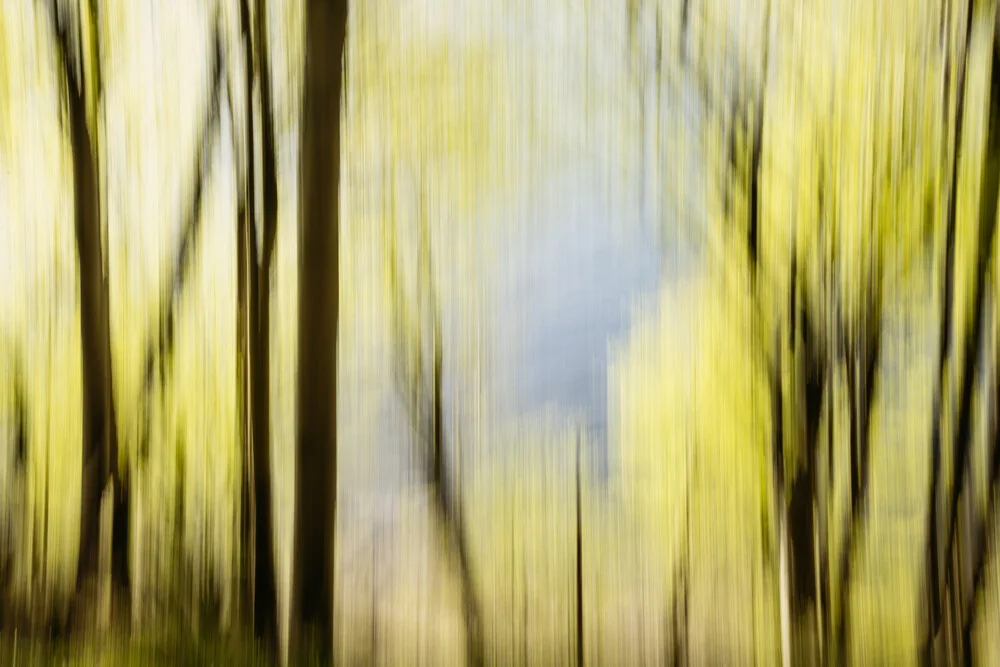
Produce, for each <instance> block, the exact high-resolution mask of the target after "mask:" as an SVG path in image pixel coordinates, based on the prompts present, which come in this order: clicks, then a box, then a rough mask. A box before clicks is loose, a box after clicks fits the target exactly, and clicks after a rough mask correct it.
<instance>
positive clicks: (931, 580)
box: [922, 3, 972, 664]
mask: <svg viewBox="0 0 1000 667" xmlns="http://www.w3.org/2000/svg"><path fill="white" fill-rule="evenodd" d="M971 35H972V6H971V3H969V4H968V18H967V21H966V27H965V46H964V52H963V55H962V58H961V59H960V60H959V63H958V85H957V90H956V114H955V135H954V142H953V146H954V155H953V157H952V163H951V179H950V185H949V189H948V199H947V213H946V220H945V249H944V251H945V257H944V269H943V271H944V273H943V278H944V288H943V293H942V302H941V328H940V331H939V333H938V340H939V348H938V374H937V382H936V384H935V386H934V399H933V406H932V416H931V466H930V467H931V479H930V489H929V492H928V498H929V507H928V509H927V578H926V583H925V586H926V590H927V599H928V602H929V605H928V607H929V610H928V611H929V613H928V625H927V637H926V640H925V645H924V650H923V656H922V660H923V662H924V664H930V663H931V662H932V661H933V658H934V654H935V653H936V652H937V651H936V644H937V643H938V642H937V641H936V636H937V633H938V628H939V626H940V622H941V598H940V585H941V563H940V558H941V553H940V548H941V546H940V539H939V537H938V529H939V517H938V493H939V488H940V485H941V449H942V443H941V437H942V436H941V422H942V417H943V410H944V406H943V402H944V396H943V392H944V381H945V371H946V364H947V360H948V357H949V354H950V349H951V323H952V315H953V313H952V310H953V306H952V301H953V297H954V291H955V286H954V282H955V276H954V273H955V215H956V206H957V204H956V200H957V197H958V192H957V190H958V158H959V151H960V149H961V146H962V140H963V125H964V116H965V114H964V108H965V86H966V67H967V64H968V60H969V42H970V41H971ZM946 92H947V90H946Z"/></svg>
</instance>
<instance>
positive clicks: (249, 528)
mask: <svg viewBox="0 0 1000 667" xmlns="http://www.w3.org/2000/svg"><path fill="white" fill-rule="evenodd" d="M248 4H249V0H243V2H241V3H240V18H241V27H242V30H243V36H244V47H245V50H244V54H245V60H246V64H247V69H246V135H245V142H244V146H245V150H246V151H247V168H246V173H245V177H246V193H245V197H244V202H243V205H242V210H241V211H240V219H239V227H238V232H237V233H238V239H237V243H238V246H237V247H238V248H239V256H240V265H239V290H240V293H239V300H240V308H239V311H240V312H239V317H240V320H239V324H240V334H239V336H238V340H240V343H241V363H242V365H243V369H244V370H243V372H244V380H243V385H242V389H241V391H242V395H243V410H242V411H243V419H244V430H243V433H244V439H245V443H246V446H245V447H244V455H245V456H246V460H245V463H244V465H245V475H244V477H245V485H244V509H245V511H246V512H247V519H248V521H247V525H246V526H245V531H244V543H245V548H246V549H247V555H246V557H245V562H246V563H247V565H248V568H249V572H248V576H247V578H246V585H247V589H248V590H247V591H246V597H247V598H248V603H249V604H248V606H249V609H250V610H251V613H252V622H251V624H252V626H253V632H254V636H255V637H257V638H258V639H264V638H267V639H271V640H272V641H273V640H276V639H277V618H278V616H277V592H276V583H275V574H274V529H273V521H272V511H273V508H272V494H271V457H270V442H271V428H270V302H269V297H270V275H271V274H270V269H271V256H272V253H271V250H272V249H273V244H274V236H275V227H276V225H277V202H276V199H277V185H276V174H275V170H274V143H273V139H272V136H273V135H272V132H273V130H272V122H273V121H272V110H271V96H270V85H269V84H270V80H269V79H270V70H269V68H268V57H267V55H268V53H267V47H266V28H265V24H264V12H265V5H264V2H263V0H262V1H261V2H260V3H259V4H258V6H257V11H256V16H255V18H256V21H255V29H254V30H253V33H252V32H251V28H250V10H249V6H248ZM252 34H255V35H256V45H257V49H256V50H255V49H254V48H253V41H252V38H251V35H252ZM255 73H256V76H257V77H258V80H259V81H260V87H261V117H260V123H261V134H262V135H263V136H264V141H263V146H262V149H263V151H262V152H263V164H262V165H261V172H262V181H263V184H264V193H263V194H264V210H263V219H262V220H261V223H262V226H263V230H262V231H263V238H264V246H265V247H264V252H263V253H258V243H257V234H256V231H257V224H256V221H257V216H256V214H255V204H256V196H255V195H256V162H255V151H254V131H253V128H254V122H255V119H254V114H253V104H252V100H253V83H254V76H255ZM258 262H259V264H258Z"/></svg>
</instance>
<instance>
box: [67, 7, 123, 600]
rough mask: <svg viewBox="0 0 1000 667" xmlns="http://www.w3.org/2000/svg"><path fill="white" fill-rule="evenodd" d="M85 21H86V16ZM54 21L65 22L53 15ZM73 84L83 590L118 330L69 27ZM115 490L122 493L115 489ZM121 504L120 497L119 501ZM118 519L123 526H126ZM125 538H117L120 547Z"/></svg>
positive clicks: (110, 429)
mask: <svg viewBox="0 0 1000 667" xmlns="http://www.w3.org/2000/svg"><path fill="white" fill-rule="evenodd" d="M81 20H86V19H84V18H82V17H81ZM53 21H56V22H57V23H58V20H57V19H56V17H55V16H53ZM56 32H57V34H58V38H59V40H58V41H59V47H60V55H61V58H62V66H63V71H64V73H65V77H66V93H67V95H66V102H67V112H68V114H67V115H68V126H69V127H68V129H69V141H70V149H71V151H72V163H73V198H74V218H75V221H76V222H75V232H76V248H77V260H78V262H79V271H80V346H81V356H82V369H81V371H82V376H83V442H82V478H81V494H80V550H79V560H78V566H77V587H78V590H79V588H80V587H81V586H82V585H84V584H85V583H88V582H91V581H93V580H94V579H95V577H96V576H97V575H98V571H97V570H98V565H99V550H100V521H99V518H100V504H101V497H102V494H103V492H104V489H105V487H106V486H107V484H108V482H109V481H110V480H113V481H114V482H118V479H117V478H118V475H117V468H118V466H117V463H118V432H117V423H116V416H115V408H114V395H113V390H112V374H111V327H110V315H109V303H108V302H109V299H108V282H107V279H106V277H105V272H104V262H103V256H102V251H101V218H100V208H99V201H100V200H99V194H98V178H97V158H96V153H95V152H94V147H93V144H92V142H91V137H90V131H89V129H88V128H87V109H86V95H85V92H84V91H85V90H86V82H85V81H83V76H84V72H85V68H83V67H81V68H80V80H77V78H76V77H75V76H74V72H75V69H76V68H74V67H73V60H72V58H71V55H70V46H71V44H73V40H71V39H70V38H69V35H68V28H67V27H66V26H59V25H57V26H56ZM116 486H119V487H120V486H121V485H120V483H116ZM114 495H115V496H116V497H121V496H122V494H121V493H120V492H118V493H115V494H114ZM121 523H123V522H121V521H120V520H119V524H120V525H121ZM122 539H123V538H122V536H118V535H116V540H115V542H116V546H117V543H120V542H121V541H122ZM114 551H116V552H117V553H118V554H119V556H120V557H119V558H118V559H116V561H117V563H116V564H117V565H118V567H116V568H115V570H116V572H115V574H116V575H117V576H116V579H119V580H120V583H122V584H127V566H126V564H125V559H124V555H123V552H124V551H125V549H123V548H121V547H119V548H116V549H114Z"/></svg>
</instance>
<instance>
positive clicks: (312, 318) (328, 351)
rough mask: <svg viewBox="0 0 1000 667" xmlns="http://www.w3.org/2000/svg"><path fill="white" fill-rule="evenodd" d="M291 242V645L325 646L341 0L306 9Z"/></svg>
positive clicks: (333, 439)
mask: <svg viewBox="0 0 1000 667" xmlns="http://www.w3.org/2000/svg"><path fill="white" fill-rule="evenodd" d="M305 25H306V45H305V53H306V56H305V58H306V61H305V81H304V85H305V88H304V91H303V115H302V160H303V161H302V176H301V178H302V196H301V199H300V202H301V206H302V211H301V224H300V234H301V235H300V238H299V342H298V355H299V360H298V366H299V372H298V386H297V403H298V405H297V415H296V421H297V424H296V428H297V431H298V432H297V434H296V457H295V459H296V461H295V466H296V479H295V546H294V563H293V596H294V597H293V600H294V606H293V627H292V630H293V638H294V640H295V641H301V639H302V638H303V635H305V634H307V633H308V634H314V636H315V638H316V640H317V641H318V642H319V646H318V648H319V650H320V653H321V654H322V655H324V656H328V655H330V652H331V651H332V649H333V554H334V548H335V537H336V528H335V525H334V524H335V517H336V498H337V490H336V487H337V394H336V388H337V311H338V304H339V301H338V290H339V288H340V280H339V277H340V274H339V257H338V253H339V234H340V220H339V215H338V206H339V202H340V197H339V188H340V97H341V87H342V76H343V70H342V69H341V67H342V56H343V53H344V43H345V37H346V33H347V1H346V0H309V1H308V2H307V3H306V17H305Z"/></svg>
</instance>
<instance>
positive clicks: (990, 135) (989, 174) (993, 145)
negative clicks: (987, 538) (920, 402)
mask: <svg viewBox="0 0 1000 667" xmlns="http://www.w3.org/2000/svg"><path fill="white" fill-rule="evenodd" d="M992 67H993V71H992V76H991V89H990V110H989V124H988V127H987V136H986V164H985V165H984V174H983V184H982V189H981V190H980V200H979V239H978V245H977V257H976V274H975V284H974V287H973V292H972V300H973V311H972V323H971V325H970V329H969V331H968V333H967V335H966V339H965V345H964V359H963V364H962V376H961V377H962V383H961V390H960V394H959V403H958V409H959V413H958V427H957V433H956V436H955V443H954V448H953V452H952V471H953V473H952V474H953V475H954V476H955V477H954V482H953V484H952V488H951V493H950V495H949V499H948V504H947V505H946V506H945V507H946V508H947V511H948V515H947V516H948V521H947V523H946V524H945V525H946V539H945V543H944V550H943V553H944V554H945V556H946V558H947V563H948V575H949V576H948V577H947V578H946V580H945V581H946V586H947V585H948V582H949V581H950V580H951V579H954V580H955V582H956V584H953V586H954V587H956V588H958V586H957V582H958V581H959V580H960V579H961V577H960V576H959V575H960V574H961V573H959V574H956V575H955V576H954V577H952V576H951V575H952V570H953V569H954V568H955V562H956V560H957V556H955V557H953V556H952V546H953V544H954V542H955V535H956V532H957V529H958V522H959V509H960V505H961V503H960V499H961V497H962V496H961V494H962V490H963V488H964V486H965V481H966V477H967V474H968V470H967V468H968V465H969V451H970V449H971V447H972V394H973V389H974V384H975V377H976V372H977V370H978V369H979V368H980V366H981V364H980V363H979V362H980V359H981V357H982V355H983V339H984V336H985V331H984V329H985V327H984V326H983V319H984V313H985V310H986V308H985V304H986V293H987V287H988V285H987V282H986V278H987V276H988V274H989V271H988V268H989V262H990V256H991V253H992V249H993V240H994V236H995V232H996V213H997V193H998V185H1000V63H998V58H997V54H996V52H994V53H993V63H992ZM961 597H962V596H961V591H960V590H955V591H954V606H955V619H954V622H955V623H956V628H957V629H959V631H961V628H962V627H963V625H964V622H963V619H962V618H960V615H961V613H962V611H963V606H962V603H961ZM959 650H960V651H961V647H959Z"/></svg>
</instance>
